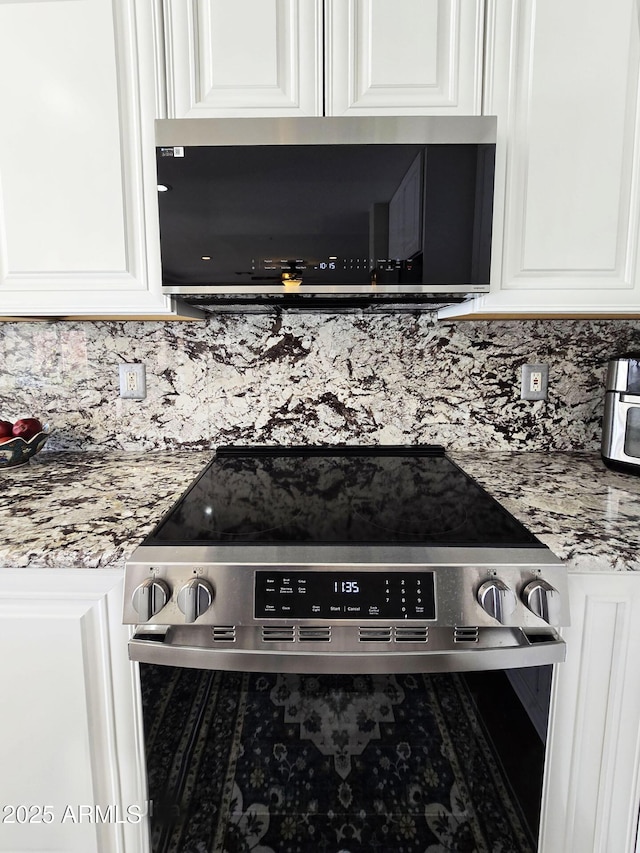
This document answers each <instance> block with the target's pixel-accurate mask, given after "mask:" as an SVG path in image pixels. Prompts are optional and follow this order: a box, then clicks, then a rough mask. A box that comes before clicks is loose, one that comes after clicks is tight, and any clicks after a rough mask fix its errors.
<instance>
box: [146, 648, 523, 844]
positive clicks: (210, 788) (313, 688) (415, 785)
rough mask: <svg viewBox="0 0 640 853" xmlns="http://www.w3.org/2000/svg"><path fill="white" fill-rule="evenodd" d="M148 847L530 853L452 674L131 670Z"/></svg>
mask: <svg viewBox="0 0 640 853" xmlns="http://www.w3.org/2000/svg"><path fill="white" fill-rule="evenodd" d="M141 673H142V680H143V697H144V714H145V731H146V742H147V757H148V774H149V794H150V798H151V800H152V801H153V817H152V823H151V827H152V844H153V851H154V853H312V851H313V853H315V851H319V852H321V853H325V851H326V853H365V851H366V853H375V851H381V852H382V853H444V851H460V853H533V851H534V849H535V844H534V843H533V841H532V839H531V838H530V836H529V834H528V830H527V827H526V824H525V822H524V819H523V817H522V815H521V813H520V810H519V807H518V805H517V803H516V802H515V799H514V797H513V795H512V793H511V791H510V788H509V786H508V783H507V782H506V781H505V779H504V776H503V773H502V771H501V768H500V765H499V762H498V761H497V759H496V758H495V756H494V753H493V750H492V748H491V745H490V742H489V741H488V739H487V737H486V735H485V732H484V729H483V727H482V725H481V723H480V722H479V720H478V718H477V714H476V710H475V706H474V704H473V702H472V700H471V698H470V696H469V693H468V691H467V689H466V687H465V685H464V681H463V680H462V679H461V678H460V677H459V676H457V675H450V674H442V675H440V674H438V675H402V676H391V675H390V676H384V675H383V676H327V675H318V676H310V675H306V676H299V675H277V674H273V675H272V674H269V675H262V674H248V673H222V672H207V671H201V670H188V669H182V670H181V669H169V668H165V667H154V666H148V665H147V666H143V667H141Z"/></svg>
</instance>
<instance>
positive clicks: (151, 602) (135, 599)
mask: <svg viewBox="0 0 640 853" xmlns="http://www.w3.org/2000/svg"><path fill="white" fill-rule="evenodd" d="M169 596H170V593H169V587H168V586H167V585H166V583H165V582H164V581H163V580H160V578H149V579H148V580H146V581H145V582H144V583H141V584H140V586H139V587H136V589H134V591H133V596H132V597H131V601H132V603H133V607H134V610H135V611H136V613H137V614H138V616H139V617H140V619H141V620H142V621H143V622H147V621H148V620H149V619H151V617H152V616H155V615H156V613H159V612H160V611H161V610H162V608H163V607H164V606H165V604H166V603H167V601H169Z"/></svg>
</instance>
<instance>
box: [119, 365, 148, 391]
mask: <svg viewBox="0 0 640 853" xmlns="http://www.w3.org/2000/svg"><path fill="white" fill-rule="evenodd" d="M118 370H119V371H120V396H121V397H124V398H125V399H127V400H144V398H145V397H146V396H147V380H146V375H145V374H146V371H145V367H144V364H119V365H118Z"/></svg>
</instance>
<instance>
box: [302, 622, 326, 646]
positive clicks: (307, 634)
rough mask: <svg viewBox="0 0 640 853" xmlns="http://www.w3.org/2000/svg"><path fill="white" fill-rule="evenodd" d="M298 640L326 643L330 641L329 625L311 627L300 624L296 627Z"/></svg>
mask: <svg viewBox="0 0 640 853" xmlns="http://www.w3.org/2000/svg"><path fill="white" fill-rule="evenodd" d="M298 640H300V642H302V643H328V642H330V641H331V626H330V625H326V626H321V627H318V628H312V627H309V626H305V625H301V626H300V627H299V628H298Z"/></svg>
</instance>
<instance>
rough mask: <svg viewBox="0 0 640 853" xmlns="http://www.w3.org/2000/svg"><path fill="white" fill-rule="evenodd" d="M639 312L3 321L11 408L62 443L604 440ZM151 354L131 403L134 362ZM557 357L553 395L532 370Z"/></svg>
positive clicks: (638, 333)
mask: <svg viewBox="0 0 640 853" xmlns="http://www.w3.org/2000/svg"><path fill="white" fill-rule="evenodd" d="M630 349H640V321H637V320H594V321H592V320H522V321H520V320H511V321H483V322H453V321H452V322H439V321H438V320H437V319H436V318H435V315H433V314H431V313H428V312H426V313H384V314H367V313H365V312H355V313H336V314H327V313H292V312H291V313H288V312H284V313H282V314H280V313H272V314H237V315H236V314H220V315H211V316H210V317H209V318H208V319H207V320H205V321H202V322H194V323H189V322H183V323H181V322H102V321H100V322H66V321H57V322H54V321H45V322H36V323H3V324H0V417H1V418H5V419H8V420H15V419H17V418H19V417H24V416H28V415H35V416H39V417H41V418H42V419H44V420H46V421H48V422H49V423H50V425H51V427H52V428H53V430H54V432H53V435H52V437H51V439H50V441H49V444H48V445H47V447H48V449H53V450H56V449H57V450H94V449H103V448H109V449H114V450H115V449H125V450H153V449H155V448H167V449H174V448H199V449H205V448H213V447H215V446H216V445H219V444H230V443H241V444H250V443H257V444H305V443H313V444H318V443H325V442H326V443H336V442H340V443H349V442H367V443H384V444H390V443H395V444H402V443H417V442H428V443H438V444H444V445H445V446H446V447H448V448H450V449H457V450H471V449H482V448H486V449H488V450H525V449H526V450H598V449H599V446H600V430H601V420H602V411H603V396H604V378H605V371H606V362H607V359H608V358H610V357H611V356H612V355H615V354H617V353H621V352H624V351H628V350H630ZM122 362H143V363H144V364H145V366H146V371H147V398H146V399H145V400H143V401H132V400H123V399H121V398H120V397H119V391H118V364H120V363H122ZM527 362H542V363H547V364H548V365H549V396H548V400H546V401H537V402H528V401H524V400H520V368H521V365H523V364H525V363H527Z"/></svg>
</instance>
